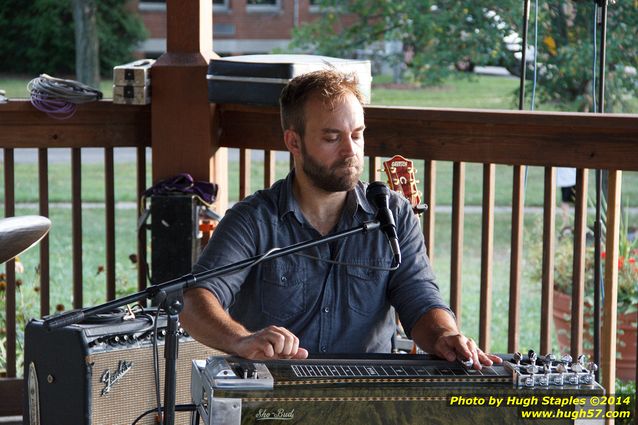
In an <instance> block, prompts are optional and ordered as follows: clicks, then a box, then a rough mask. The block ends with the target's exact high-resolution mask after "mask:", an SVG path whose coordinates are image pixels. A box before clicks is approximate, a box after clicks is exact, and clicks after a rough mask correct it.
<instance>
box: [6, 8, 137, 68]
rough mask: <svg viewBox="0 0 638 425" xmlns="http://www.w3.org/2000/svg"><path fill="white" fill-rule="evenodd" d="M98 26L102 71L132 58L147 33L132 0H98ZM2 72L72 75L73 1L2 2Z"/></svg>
mask: <svg viewBox="0 0 638 425" xmlns="http://www.w3.org/2000/svg"><path fill="white" fill-rule="evenodd" d="M96 3H97V29H98V39H99V46H100V72H101V74H102V75H110V74H111V73H112V71H113V66H115V65H118V64H121V63H125V62H128V61H130V60H132V59H133V57H132V52H133V49H134V48H135V46H136V45H137V44H138V43H139V42H140V41H142V40H143V39H144V38H145V37H146V32H145V30H144V27H143V25H142V22H141V19H140V17H139V16H138V15H135V14H133V13H130V11H129V10H127V0H99V1H96ZM0 27H2V31H0V46H2V48H1V49H0V72H12V73H30V74H40V73H47V74H51V75H56V74H61V75H63V76H64V75H69V74H73V73H74V70H75V43H74V40H75V38H74V24H73V14H72V7H71V0H28V1H25V0H2V1H1V2H0Z"/></svg>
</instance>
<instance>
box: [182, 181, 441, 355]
mask: <svg viewBox="0 0 638 425" xmlns="http://www.w3.org/2000/svg"><path fill="white" fill-rule="evenodd" d="M293 179H294V171H293V172H291V173H290V174H289V175H288V177H287V178H286V179H284V180H280V181H278V182H276V183H275V184H274V185H273V186H272V187H271V188H270V189H265V190H261V191H258V192H256V193H255V194H254V195H251V196H249V197H247V198H246V199H244V200H243V201H241V202H239V203H237V204H235V205H234V206H233V208H231V209H230V210H228V212H227V213H226V215H225V217H224V218H223V220H222V221H221V222H220V223H219V225H218V226H217V228H216V229H215V231H214V232H213V235H212V238H211V240H210V241H209V243H208V245H207V246H206V248H205V249H204V251H203V252H202V255H201V256H200V258H199V260H198V262H197V264H196V265H195V266H194V268H193V272H194V273H198V272H201V271H204V270H206V269H212V268H215V267H219V266H224V265H227V264H231V263H234V262H236V261H239V260H243V259H245V258H249V257H253V256H255V255H258V254H261V253H265V252H266V251H268V250H270V249H271V248H274V247H286V246H289V245H291V244H295V243H299V242H303V241H307V240H311V239H317V238H319V237H320V236H321V235H320V234H319V232H317V231H316V230H315V229H314V228H313V227H312V226H311V225H310V224H309V223H308V221H306V219H305V218H304V216H303V214H302V213H301V209H300V207H299V205H298V204H297V201H296V200H295V198H294V195H293V192H292V181H293ZM366 187H367V184H364V183H361V182H359V183H358V184H357V186H356V187H355V188H354V189H353V190H351V191H350V192H349V193H348V196H347V201H346V206H345V208H344V210H343V213H342V216H341V219H340V221H339V223H338V225H337V228H335V230H334V231H335V232H338V231H342V230H346V229H350V228H352V227H355V226H358V225H360V224H362V223H364V222H366V221H370V220H374V217H375V212H376V211H375V208H374V207H373V206H372V205H370V204H369V203H368V201H367V199H366V197H365V191H366ZM390 209H391V210H392V212H393V214H394V216H395V221H396V224H397V234H398V238H399V244H400V247H401V254H402V257H403V260H402V263H401V265H400V267H399V268H398V269H397V270H395V271H383V270H374V269H369V268H362V267H355V266H352V265H338V264H332V263H328V262H324V261H320V260H317V259H310V258H308V257H306V256H303V255H298V254H292V255H288V256H283V257H280V258H277V259H274V260H268V261H264V262H261V263H259V264H257V265H256V266H254V267H252V268H250V269H245V270H242V271H239V272H237V273H234V274H230V275H226V276H221V277H216V278H212V279H210V280H208V281H200V282H198V283H197V285H196V286H199V287H203V288H206V289H208V290H210V291H211V292H212V293H213V294H214V295H215V296H216V297H217V298H218V299H219V301H220V303H221V304H222V306H223V307H224V308H226V309H228V311H229V313H230V315H231V317H232V318H233V319H235V320H237V321H238V322H240V323H241V324H242V325H244V326H245V327H246V328H247V329H249V330H251V331H256V330H259V329H262V328H264V327H266V326H269V325H277V326H283V327H285V328H287V329H289V330H290V331H291V332H293V333H294V334H295V335H297V336H298V337H299V340H300V346H301V347H303V348H306V349H307V350H308V351H310V352H311V353H313V352H314V353H321V352H329V353H364V352H381V353H387V352H390V349H391V338H392V334H393V332H394V331H395V328H396V326H395V319H394V310H393V308H392V307H394V308H396V311H397V312H398V313H399V318H400V320H401V323H402V325H403V327H404V329H405V330H406V332H407V333H408V335H409V334H410V331H411V329H412V326H413V325H414V324H415V323H416V321H417V320H418V319H419V318H420V317H421V316H422V315H423V314H425V313H426V312H427V311H428V310H430V309H432V308H444V309H448V307H447V305H446V304H445V303H444V302H443V300H442V299H441V296H440V294H439V289H438V286H437V284H436V283H435V277H434V273H433V271H432V269H431V267H430V262H429V260H428V258H427V255H426V252H425V244H424V240H423V235H422V233H421V230H420V227H419V223H418V219H417V218H416V217H415V215H414V214H413V213H412V209H411V206H410V205H409V203H408V202H407V200H406V199H405V198H403V197H402V196H400V195H398V194H396V193H395V192H392V195H391V198H390ZM302 254H307V255H310V256H313V257H318V258H322V259H331V260H336V261H339V262H343V263H348V264H361V265H368V266H375V267H384V268H389V267H390V266H391V260H392V252H391V250H390V245H389V243H388V241H387V239H386V237H385V235H384V234H383V233H382V232H380V231H374V232H369V233H359V234H356V235H353V236H349V237H346V238H342V239H340V240H338V241H335V242H332V243H328V244H323V245H320V246H317V247H313V248H311V249H307V250H305V251H302ZM448 310H449V309H448Z"/></svg>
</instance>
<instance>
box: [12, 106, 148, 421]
mask: <svg viewBox="0 0 638 425" xmlns="http://www.w3.org/2000/svg"><path fill="white" fill-rule="evenodd" d="M0 106H1V107H0V128H1V129H2V130H1V131H0V148H2V149H3V151H4V164H3V168H4V169H3V173H4V194H5V197H4V212H5V216H7V217H10V216H14V215H15V205H16V203H15V158H14V150H15V149H21V148H36V149H38V154H37V158H38V174H37V176H33V185H36V184H37V185H38V193H39V200H38V214H39V215H42V216H46V217H48V216H49V183H48V182H49V172H48V168H49V167H48V166H49V159H48V149H50V148H71V187H72V198H71V199H72V200H71V210H72V223H71V228H72V258H71V260H70V264H69V268H72V270H73V272H72V276H73V277H72V280H73V282H72V284H73V308H79V307H82V304H83V289H84V288H83V273H86V272H87V271H86V270H84V269H83V238H82V227H83V226H82V196H81V188H82V179H81V165H82V149H83V148H101V149H103V150H104V176H105V182H104V187H105V193H104V199H105V205H104V207H105V216H104V233H105V240H106V242H105V243H106V247H105V248H106V249H105V259H104V265H105V266H104V269H105V274H106V298H107V299H109V300H111V299H114V298H115V291H116V274H115V264H116V262H115V243H116V241H115V233H116V232H115V185H114V182H115V173H114V169H115V167H114V155H113V149H114V148H117V147H131V148H136V149H137V177H136V178H137V194H138V195H139V194H141V193H142V191H143V190H144V189H145V188H146V186H147V184H146V152H145V150H146V147H147V146H150V108H149V107H138V106H122V105H114V104H113V103H111V102H107V101H103V102H98V103H94V104H87V105H83V106H82V107H81V108H79V110H78V112H77V114H76V115H75V116H74V117H73V118H71V119H68V120H61V121H60V120H55V119H52V118H48V117H47V116H46V115H45V114H43V113H42V112H40V111H37V110H36V109H35V108H33V106H31V104H30V103H28V102H25V101H12V102H10V103H9V104H6V105H0ZM137 245H138V247H137V256H138V258H144V254H145V250H146V236H145V233H144V232H139V234H138V243H137ZM39 247H40V264H39V288H40V291H39V294H40V315H41V316H45V315H48V314H50V313H51V312H50V291H51V288H50V250H49V238H48V236H47V237H45V238H44V239H43V240H42V241H41V242H40V244H39ZM138 264H139V267H138V288H139V289H140V290H141V289H143V288H144V287H145V285H146V271H145V265H144V264H143V263H142V262H139V263H138ZM5 270H6V283H7V287H6V293H5V298H6V318H7V319H6V324H3V326H5V327H6V330H7V340H6V353H7V358H6V359H5V360H6V364H7V370H6V371H5V374H6V377H5V378H2V379H0V394H2V396H1V397H0V400H1V401H0V416H6V415H12V414H20V413H21V412H22V399H21V394H22V384H23V381H22V379H17V378H16V376H18V375H20V374H19V373H17V372H18V371H17V370H16V368H17V364H16V330H17V329H16V302H15V301H16V276H15V264H14V261H13V260H11V261H8V262H7V263H6V266H5ZM91 273H93V271H91ZM20 331H23V329H21V330H20Z"/></svg>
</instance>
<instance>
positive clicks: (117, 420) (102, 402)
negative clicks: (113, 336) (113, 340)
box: [86, 339, 221, 425]
mask: <svg viewBox="0 0 638 425" xmlns="http://www.w3.org/2000/svg"><path fill="white" fill-rule="evenodd" d="M158 349H159V350H158V353H159V360H160V362H159V364H160V375H159V376H160V397H161V398H160V402H161V403H162V404H163V403H164V365H165V359H164V346H163V345H161V346H159V347H158ZM213 354H218V355H219V354H221V353H220V352H218V351H215V350H213V349H211V348H209V347H206V346H204V345H202V344H200V343H199V342H197V341H194V340H191V339H189V340H183V341H181V342H180V345H179V358H178V359H177V367H176V370H177V377H176V380H177V385H176V387H177V392H176V394H175V400H176V403H177V404H187V403H191V394H190V383H191V364H192V360H193V359H205V358H206V357H208V356H210V355H213ZM86 360H87V365H88V366H90V369H92V371H93V373H92V376H91V398H90V400H91V404H92V409H91V423H92V424H93V425H101V424H104V425H106V424H109V425H110V424H114V425H115V424H123V425H130V424H131V423H133V421H134V420H135V419H136V418H137V417H138V416H139V415H141V414H142V413H144V412H145V411H147V410H149V409H153V408H155V407H156V405H157V402H156V393H155V378H154V373H153V352H152V346H151V345H149V346H145V347H139V348H131V349H122V350H114V351H109V352H105V353H97V354H92V355H89V356H88V357H87V359H86ZM120 362H127V363H131V368H130V370H129V371H127V372H126V373H125V374H124V375H123V376H122V378H121V379H120V380H118V381H117V382H115V383H114V384H113V386H112V387H111V390H110V391H109V392H108V393H106V394H104V395H103V394H102V391H103V389H104V388H105V386H106V384H105V383H103V382H101V380H102V376H103V374H104V372H105V371H107V370H108V371H110V373H111V376H113V375H114V374H115V373H117V371H118V367H119V366H120V364H121V363H120ZM189 419H190V413H189V412H176V413H175V423H176V424H188V423H189ZM139 423H140V424H141V425H142V424H143V425H153V424H156V422H155V414H153V413H151V414H149V415H147V416H146V417H145V418H144V420H142V421H140V422H139Z"/></svg>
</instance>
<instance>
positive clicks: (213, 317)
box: [180, 288, 250, 354]
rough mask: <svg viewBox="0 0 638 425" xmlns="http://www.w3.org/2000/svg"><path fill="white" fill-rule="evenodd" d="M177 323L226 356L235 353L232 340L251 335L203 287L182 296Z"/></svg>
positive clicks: (197, 338) (194, 336)
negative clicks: (181, 309)
mask: <svg viewBox="0 0 638 425" xmlns="http://www.w3.org/2000/svg"><path fill="white" fill-rule="evenodd" d="M180 322H181V324H182V326H183V327H184V329H186V331H187V332H188V333H189V334H190V335H191V336H192V337H193V338H195V339H196V340H198V341H199V342H201V343H202V344H205V345H208V346H209V347H212V348H215V349H218V350H222V351H224V352H226V353H229V354H237V353H236V352H234V350H233V346H234V345H235V344H234V341H237V339H239V338H242V337H245V336H247V335H250V332H249V331H248V330H246V328H244V327H243V326H242V325H241V324H240V323H238V322H236V321H235V320H233V319H232V318H231V317H230V315H229V314H228V313H227V312H226V311H225V310H224V308H223V307H222V306H221V304H220V303H219V301H218V300H217V298H216V297H215V296H214V295H213V294H212V293H211V292H210V291H208V290H206V289H203V288H194V289H191V290H189V291H187V292H186V293H185V294H184V310H183V311H182V313H181V314H180Z"/></svg>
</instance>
